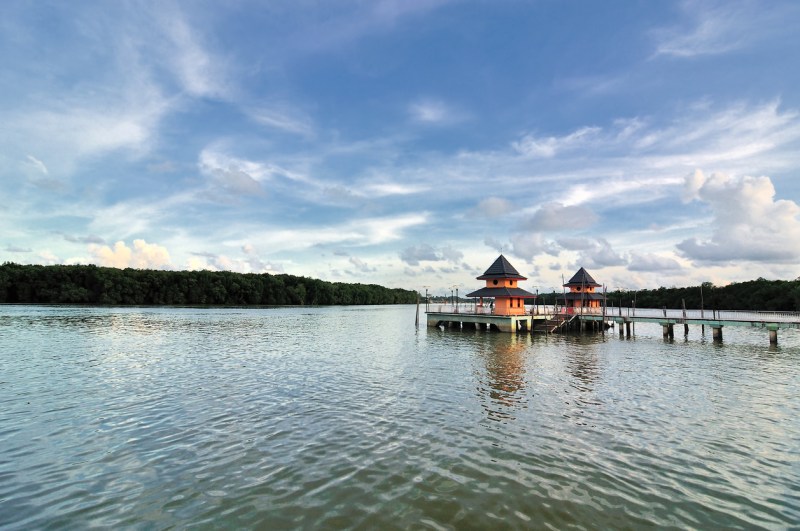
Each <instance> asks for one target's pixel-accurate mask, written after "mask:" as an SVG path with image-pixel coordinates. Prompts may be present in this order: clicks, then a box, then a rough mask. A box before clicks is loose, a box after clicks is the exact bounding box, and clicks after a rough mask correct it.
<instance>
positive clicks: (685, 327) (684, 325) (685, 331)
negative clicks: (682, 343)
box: [681, 299, 689, 337]
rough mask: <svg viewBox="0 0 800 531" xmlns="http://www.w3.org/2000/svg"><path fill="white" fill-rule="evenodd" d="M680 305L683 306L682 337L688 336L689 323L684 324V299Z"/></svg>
mask: <svg viewBox="0 0 800 531" xmlns="http://www.w3.org/2000/svg"><path fill="white" fill-rule="evenodd" d="M681 305H682V306H683V336H684V337H688V336H689V323H687V322H686V299H681Z"/></svg>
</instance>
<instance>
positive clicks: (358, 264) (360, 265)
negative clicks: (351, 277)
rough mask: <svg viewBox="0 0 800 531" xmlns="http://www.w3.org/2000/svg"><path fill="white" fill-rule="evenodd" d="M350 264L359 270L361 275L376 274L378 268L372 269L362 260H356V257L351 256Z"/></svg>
mask: <svg viewBox="0 0 800 531" xmlns="http://www.w3.org/2000/svg"><path fill="white" fill-rule="evenodd" d="M349 262H350V263H351V264H352V265H353V266H354V267H355V268H356V269H357V270H358V272H359V273H374V272H375V271H377V268H375V267H370V266H369V264H367V263H366V262H364V261H363V260H361V259H360V258H356V257H355V256H351V257H350V259H349Z"/></svg>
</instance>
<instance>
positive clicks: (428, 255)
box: [400, 243, 464, 266]
mask: <svg viewBox="0 0 800 531" xmlns="http://www.w3.org/2000/svg"><path fill="white" fill-rule="evenodd" d="M463 258H464V253H462V252H461V251H459V250H458V249H454V248H453V247H452V246H449V245H448V246H444V247H440V248H436V247H433V246H431V245H428V244H427V243H423V244H420V245H414V246H411V247H406V248H405V249H403V250H402V251H401V252H400V259H401V260H402V261H403V262H405V263H407V264H408V265H411V266H418V265H420V262H441V261H447V262H451V263H455V264H458V263H460V262H461V260H463Z"/></svg>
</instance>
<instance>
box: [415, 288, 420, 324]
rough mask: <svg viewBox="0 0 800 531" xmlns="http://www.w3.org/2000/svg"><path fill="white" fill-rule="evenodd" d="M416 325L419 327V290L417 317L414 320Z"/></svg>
mask: <svg viewBox="0 0 800 531" xmlns="http://www.w3.org/2000/svg"><path fill="white" fill-rule="evenodd" d="M414 326H415V327H416V328H419V292H417V318H416V319H415V320H414Z"/></svg>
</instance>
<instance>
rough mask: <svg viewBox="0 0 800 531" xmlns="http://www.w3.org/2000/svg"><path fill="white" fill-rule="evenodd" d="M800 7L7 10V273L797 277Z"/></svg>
mask: <svg viewBox="0 0 800 531" xmlns="http://www.w3.org/2000/svg"><path fill="white" fill-rule="evenodd" d="M797 27H800V3H797V2H794V1H786V2H781V1H774V2H735V1H720V2H704V1H687V2H679V1H675V2H669V1H663V2H652V1H644V0H642V1H638V2H637V1H625V2H622V1H610V2H595V1H575V2H562V1H555V0H541V1H533V0H532V1H522V0H520V1H515V0H504V1H488V0H487V1H457V0H405V1H400V0H374V1H355V0H353V1H345V0H324V1H323V0H292V1H283V0H275V1H260V2H249V1H245V0H242V1H232V2H203V1H193V2H122V1H120V2H91V1H82V2H44V1H42V2H27V1H21V2H17V1H13V0H10V1H6V2H3V3H2V6H0V61H2V65H3V68H2V69H0V118H2V123H3V126H2V128H0V198H1V199H0V261H2V262H5V261H11V262H17V263H39V264H61V263H64V264H73V263H94V264H98V265H109V266H115V267H139V268H144V267H148V268H160V269H211V270H232V271H239V272H270V273H281V272H283V273H290V274H295V275H305V276H311V277H316V278H321V279H325V280H331V281H345V282H370V283H379V284H383V285H387V286H392V287H406V288H409V289H420V290H421V289H424V287H426V286H427V287H428V288H429V289H430V290H431V291H433V292H439V293H442V292H445V291H448V292H449V289H450V287H452V286H460V287H462V288H464V289H472V288H474V287H476V286H477V284H479V282H477V281H476V280H474V277H475V276H478V275H480V274H481V273H482V272H483V271H484V270H485V269H486V268H487V267H488V266H489V265H490V264H491V263H492V262H493V261H494V259H495V258H496V257H497V255H498V254H499V253H500V252H502V253H503V254H505V255H506V256H507V257H508V258H509V260H510V261H511V262H512V264H514V265H515V267H516V268H517V269H518V270H519V271H520V272H521V273H522V274H524V275H526V276H527V277H529V280H528V281H527V282H526V283H525V284H524V286H525V287H526V288H528V289H530V290H533V289H539V290H540V291H544V290H549V289H551V287H554V286H559V285H560V284H561V275H562V274H563V275H564V276H566V277H569V276H571V275H572V273H574V271H575V270H576V269H577V268H578V267H580V266H584V267H586V268H587V269H588V270H589V271H590V273H591V274H592V275H593V276H594V277H595V279H597V280H598V281H599V282H601V283H603V284H606V285H607V286H608V288H609V289H616V288H619V287H624V288H641V287H658V286H662V285H663V286H683V285H690V284H697V283H699V282H703V281H711V282H714V283H716V284H725V283H728V282H731V281H741V280H749V279H754V278H757V277H765V278H781V279H794V278H796V277H798V276H799V275H800V265H798V263H800V206H798V203H799V202H800V91H798V86H800V68H797V61H798V57H800V39H798V38H797V36H796V34H793V31H794V29H795V28H797Z"/></svg>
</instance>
